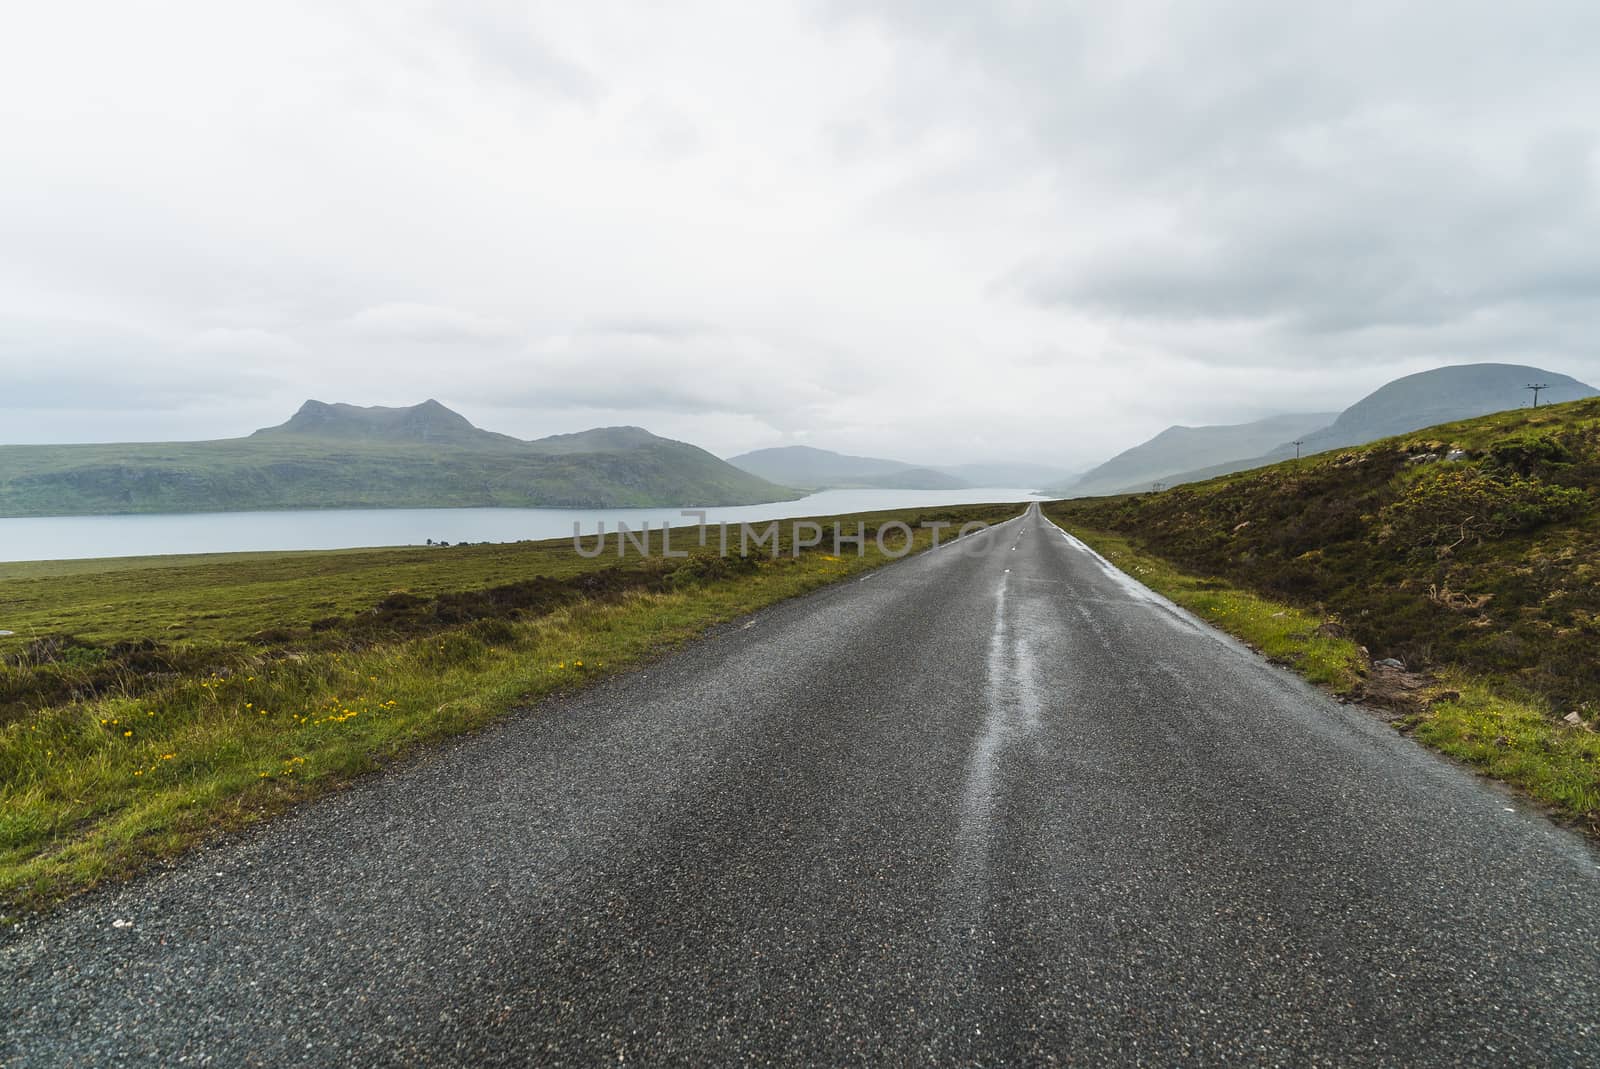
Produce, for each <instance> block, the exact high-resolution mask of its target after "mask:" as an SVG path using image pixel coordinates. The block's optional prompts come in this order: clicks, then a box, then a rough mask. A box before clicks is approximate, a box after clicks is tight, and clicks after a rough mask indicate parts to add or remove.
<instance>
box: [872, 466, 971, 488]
mask: <svg viewBox="0 0 1600 1069" xmlns="http://www.w3.org/2000/svg"><path fill="white" fill-rule="evenodd" d="M853 485H855V486H870V487H875V488H880V489H885V490H961V489H964V488H965V487H967V486H970V485H972V484H971V483H968V482H967V481H966V480H964V479H958V478H956V477H955V476H954V475H951V474H950V473H949V472H947V471H940V470H938V469H936V468H901V469H900V470H899V471H892V472H889V473H888V474H887V475H868V476H866V477H865V478H862V479H860V480H858V481H857V482H855V483H854V484H853Z"/></svg>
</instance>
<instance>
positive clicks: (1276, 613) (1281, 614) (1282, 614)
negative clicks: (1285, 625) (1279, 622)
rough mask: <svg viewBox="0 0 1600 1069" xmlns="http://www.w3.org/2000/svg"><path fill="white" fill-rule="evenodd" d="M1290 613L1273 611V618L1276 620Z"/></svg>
mask: <svg viewBox="0 0 1600 1069" xmlns="http://www.w3.org/2000/svg"><path fill="white" fill-rule="evenodd" d="M1288 615H1289V614H1288V613H1286V612H1275V613H1273V614H1272V618H1273V619H1274V620H1276V619H1277V618H1278V617H1280V616H1288Z"/></svg>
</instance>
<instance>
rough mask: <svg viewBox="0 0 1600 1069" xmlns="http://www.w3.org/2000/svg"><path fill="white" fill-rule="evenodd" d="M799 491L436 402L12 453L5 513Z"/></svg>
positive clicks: (704, 500) (683, 457)
mask: <svg viewBox="0 0 1600 1069" xmlns="http://www.w3.org/2000/svg"><path fill="white" fill-rule="evenodd" d="M796 496H798V494H797V493H796V492H795V491H793V490H790V489H788V488H787V487H784V486H779V485H775V484H774V483H771V482H768V481H767V480H765V479H761V478H759V477H757V476H755V475H751V474H750V473H749V472H746V471H741V470H740V469H738V468H736V467H734V466H732V465H731V464H728V463H726V462H725V461H723V460H720V459H718V458H717V457H715V456H713V455H711V454H710V453H708V452H706V451H705V450H703V449H700V448H698V447H696V446H693V445H689V444H687V443H685V442H676V441H672V440H670V439H666V438H659V437H657V436H656V435H653V434H651V433H650V432H649V431H646V430H643V429H642V428H639V427H602V428H599V429H596V430H591V431H584V432H581V433H579V434H562V435H555V436H553V437H550V438H541V439H538V440H536V441H531V442H530V441H523V440H521V439H518V438H513V437H510V436H509V435H504V434H495V433H493V432H492V431H486V430H482V429H480V428H478V427H474V426H473V425H472V424H471V423H470V422H469V421H468V420H467V419H466V418H465V417H463V416H461V415H460V414H458V413H456V412H452V411H451V410H450V409H448V408H446V407H445V406H444V405H441V404H440V403H439V402H437V401H426V402H424V403H422V404H420V405H414V406H411V407H407V408H361V407H357V406H355V405H344V404H324V403H322V402H320V401H307V402H306V403H305V404H304V405H303V406H302V407H301V408H300V410H299V411H298V412H296V413H295V414H294V416H293V417H292V418H291V419H289V420H288V421H287V422H286V423H283V424H281V425H279V426H276V427H268V428H265V429H263V430H259V431H257V432H255V433H254V434H252V435H250V436H249V437H247V438H228V439H221V440H218V441H209V442H166V443H144V444H141V443H134V444H116V445H10V446H0V516H47V515H80V514H88V513H131V512H213V511H225V510H248V509H299V508H363V507H371V508H443V507H467V506H523V507H531V506H551V507H568V508H619V507H646V506H673V505H742V504H756V503H760V502H764V501H779V500H786V499H790V498H793V497H796Z"/></svg>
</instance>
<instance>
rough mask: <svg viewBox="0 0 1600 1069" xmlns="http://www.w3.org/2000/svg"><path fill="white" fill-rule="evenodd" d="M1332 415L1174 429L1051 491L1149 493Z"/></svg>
mask: <svg viewBox="0 0 1600 1069" xmlns="http://www.w3.org/2000/svg"><path fill="white" fill-rule="evenodd" d="M1334 416H1335V414H1334V413H1332V412H1307V413H1297V414H1295V415H1288V416H1273V417H1271V418H1269V419H1262V420H1256V421H1255V422H1254V423H1234V424H1228V425H1225V426H1216V427H1182V426H1178V427H1168V428H1167V429H1166V430H1164V431H1162V432H1161V433H1160V434H1158V435H1156V436H1155V437H1154V438H1151V439H1150V440H1149V441H1147V442H1143V443H1141V444H1139V445H1136V446H1134V447H1133V448H1132V449H1127V450H1124V451H1123V452H1121V453H1118V454H1117V455H1116V456H1114V457H1112V458H1111V459H1110V460H1108V461H1106V462H1105V463H1104V464H1101V465H1100V466H1099V467H1096V468H1091V469H1090V470H1089V471H1087V472H1085V473H1084V474H1083V475H1082V476H1081V477H1080V478H1078V479H1077V480H1076V481H1074V482H1071V483H1068V484H1066V485H1064V486H1058V487H1056V488H1055V489H1053V490H1051V491H1049V492H1050V493H1059V494H1061V495H1062V496H1070V497H1093V496H1096V495H1098V494H1114V493H1121V492H1123V491H1126V490H1128V489H1140V490H1148V489H1149V488H1150V486H1151V484H1153V483H1156V482H1170V481H1172V480H1173V479H1174V477H1176V476H1177V475H1178V474H1179V473H1180V472H1184V471H1188V470H1190V469H1192V468H1195V467H1198V466H1203V465H1206V464H1216V463H1222V462H1225V461H1230V460H1236V459H1238V458H1239V457H1249V456H1255V455H1256V454H1257V453H1260V452H1263V451H1265V450H1268V449H1271V448H1272V447H1273V446H1276V445H1278V444H1279V443H1281V442H1282V441H1284V440H1285V439H1286V438H1295V437H1298V436H1300V435H1301V434H1305V433H1307V432H1310V431H1313V430H1315V429H1316V428H1318V427H1323V426H1326V425H1327V424H1328V423H1329V422H1331V421H1332V420H1333V419H1334Z"/></svg>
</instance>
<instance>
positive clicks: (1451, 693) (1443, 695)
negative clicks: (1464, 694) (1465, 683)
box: [1428, 690, 1461, 705]
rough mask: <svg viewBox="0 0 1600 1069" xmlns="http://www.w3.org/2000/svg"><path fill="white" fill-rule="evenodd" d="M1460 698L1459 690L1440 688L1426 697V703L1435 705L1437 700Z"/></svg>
mask: <svg viewBox="0 0 1600 1069" xmlns="http://www.w3.org/2000/svg"><path fill="white" fill-rule="evenodd" d="M1460 700H1461V692H1460V691H1459V690H1441V691H1440V692H1439V693H1437V694H1435V695H1434V696H1433V697H1431V698H1429V699H1428V704H1430V705H1437V704H1438V703H1439V702H1455V701H1460Z"/></svg>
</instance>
